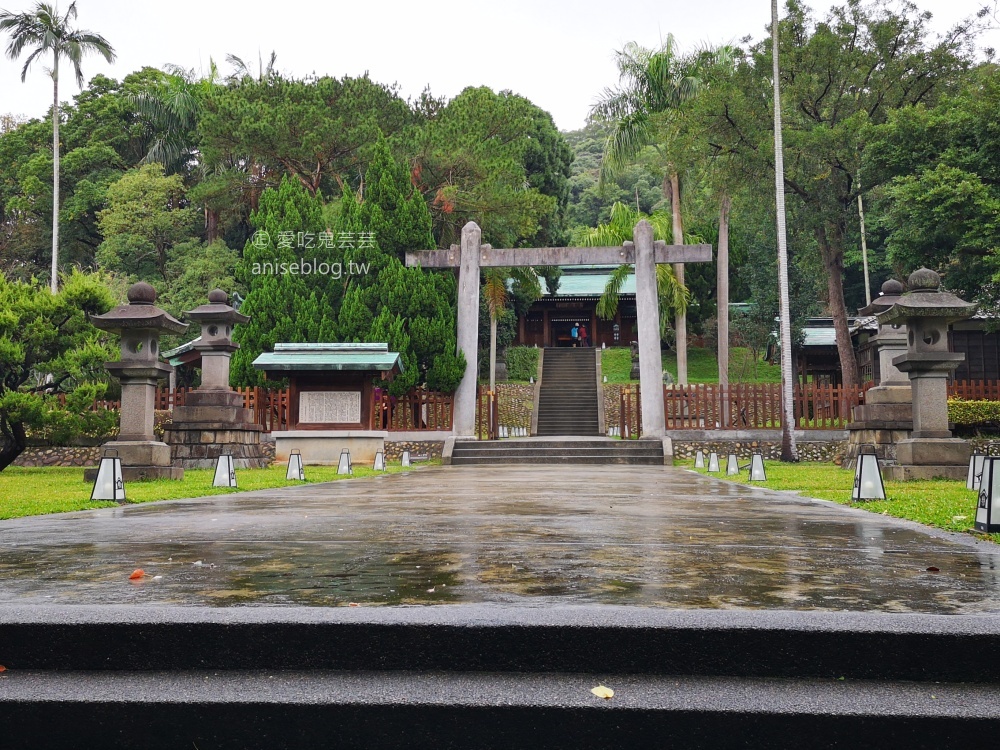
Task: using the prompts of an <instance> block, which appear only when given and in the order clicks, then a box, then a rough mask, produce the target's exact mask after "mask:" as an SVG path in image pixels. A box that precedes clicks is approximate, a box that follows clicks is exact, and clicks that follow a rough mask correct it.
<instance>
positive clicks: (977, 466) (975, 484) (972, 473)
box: [965, 443, 993, 490]
mask: <svg viewBox="0 0 1000 750" xmlns="http://www.w3.org/2000/svg"><path fill="white" fill-rule="evenodd" d="M992 446H993V443H990V444H989V445H988V446H987V447H986V453H980V452H979V451H976V452H975V453H973V454H972V455H971V456H969V474H968V476H967V477H966V479H965V489H967V490H978V489H979V483H980V479H981V478H982V476H983V462H984V461H985V459H986V458H987V456H989V454H990V453H991V452H992V451H991V448H992Z"/></svg>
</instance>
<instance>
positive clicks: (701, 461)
mask: <svg viewBox="0 0 1000 750" xmlns="http://www.w3.org/2000/svg"><path fill="white" fill-rule="evenodd" d="M694 468H696V469H704V468H705V451H698V452H697V453H696V454H695V455H694Z"/></svg>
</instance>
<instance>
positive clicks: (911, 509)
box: [677, 460, 1000, 542]
mask: <svg viewBox="0 0 1000 750" xmlns="http://www.w3.org/2000/svg"><path fill="white" fill-rule="evenodd" d="M677 464H678V465H679V466H687V467H688V468H694V461H693V460H684V461H678V462H677ZM723 465H724V464H723ZM764 467H765V469H766V470H767V481H766V482H753V485H754V486H758V487H760V486H763V487H767V488H769V489H772V490H794V491H797V492H800V493H801V494H803V495H805V496H807V497H817V498H819V499H820V500H832V501H833V502H835V503H840V504H841V505H850V506H851V507H853V508H862V509H864V510H868V511H871V512H872V513H881V514H882V515H888V516H895V517H897V518H907V519H909V520H911V521H917V522H918V523H922V524H926V525H928V526H936V527H937V528H939V529H946V530H947V531H970V530H972V528H973V524H974V523H975V520H976V500H977V496H976V493H975V492H973V491H972V490H967V489H965V482H964V481H961V482H956V481H953V480H950V479H933V480H927V481H918V482H888V481H887V482H886V483H885V494H886V499H885V500H870V501H865V502H851V489H852V487H853V485H854V472H853V471H845V470H844V469H841V468H840V467H839V466H835V465H833V464H830V463H815V462H802V463H798V464H783V463H781V462H780V461H765V462H764ZM695 471H697V472H698V473H699V474H706V473H707V472H706V471H705V470H704V469H695ZM711 476H714V477H717V478H721V479H734V480H736V481H738V482H739V483H740V484H747V485H749V484H751V483H750V482H749V481H748V480H747V478H746V476H747V474H746V472H744V473H743V474H740V476H739V477H726V476H725V475H724V474H712V475H711ZM976 534H977V535H979V536H981V537H983V538H985V539H990V540H992V541H994V542H1000V534H979V532H976Z"/></svg>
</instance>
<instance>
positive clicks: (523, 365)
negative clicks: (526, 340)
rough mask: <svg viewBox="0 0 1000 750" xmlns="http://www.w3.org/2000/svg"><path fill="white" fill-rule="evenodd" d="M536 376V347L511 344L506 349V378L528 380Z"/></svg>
mask: <svg viewBox="0 0 1000 750" xmlns="http://www.w3.org/2000/svg"><path fill="white" fill-rule="evenodd" d="M537 377H538V349H536V348H535V347H533V346H512V347H509V348H508V349H507V378H508V379H509V380H528V379H529V378H537Z"/></svg>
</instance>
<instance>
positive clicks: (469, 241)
mask: <svg viewBox="0 0 1000 750" xmlns="http://www.w3.org/2000/svg"><path fill="white" fill-rule="evenodd" d="M632 238H633V241H631V242H625V243H624V244H623V245H622V246H621V247H530V248H529V247H518V248H504V249H498V248H494V247H492V246H490V245H484V244H482V242H481V240H482V230H481V229H480V228H479V225H478V224H476V223H475V222H473V221H470V222H469V223H468V224H466V225H465V226H464V227H463V228H462V244H461V246H459V245H452V246H451V248H450V249H448V250H421V251H415V252H407V253H406V265H407V266H422V267H423V268H458V269H459V272H458V350H459V351H460V352H462V353H463V354H464V355H465V375H464V376H463V377H462V382H461V383H460V384H459V386H458V390H457V391H456V392H455V406H454V409H455V411H454V414H453V417H452V425H453V432H454V434H455V436H456V437H466V436H472V435H473V434H474V433H475V427H476V382H477V379H478V368H477V366H476V364H477V362H476V360H477V357H478V355H479V346H478V345H479V269H480V268H488V267H507V266H535V267H542V266H580V265H616V266H617V265H622V264H623V263H631V264H634V265H635V302H636V315H637V318H638V326H639V382H640V386H641V385H642V383H646V384H653V387H651V388H650V387H647V388H641V391H640V392H641V404H640V406H641V410H642V432H643V435H644V436H647V437H663V435H664V433H665V423H664V416H663V388H662V383H663V363H662V360H661V358H660V303H659V296H658V295H657V291H656V264H657V263H704V262H708V261H711V260H712V246H711V245H668V244H666V243H665V242H664V241H663V240H656V241H654V240H653V227H652V225H650V223H649V222H648V221H645V220H643V221H640V222H639V223H638V224H636V225H635V229H634V230H633V232H632Z"/></svg>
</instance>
